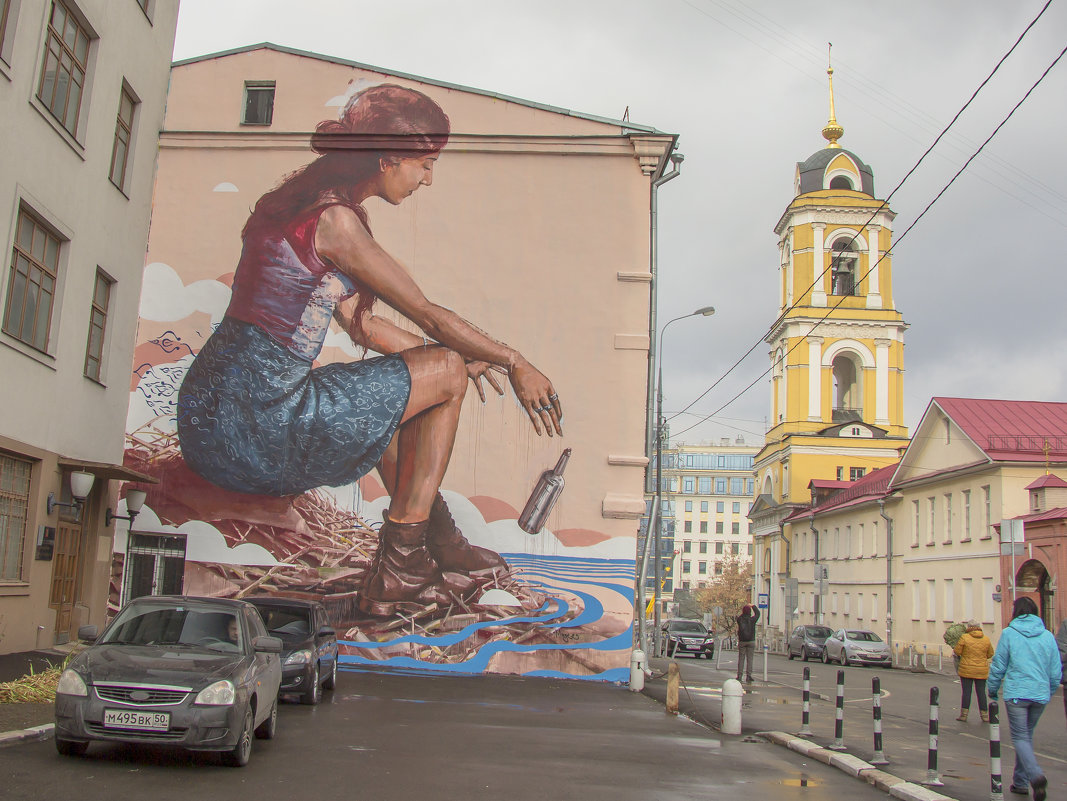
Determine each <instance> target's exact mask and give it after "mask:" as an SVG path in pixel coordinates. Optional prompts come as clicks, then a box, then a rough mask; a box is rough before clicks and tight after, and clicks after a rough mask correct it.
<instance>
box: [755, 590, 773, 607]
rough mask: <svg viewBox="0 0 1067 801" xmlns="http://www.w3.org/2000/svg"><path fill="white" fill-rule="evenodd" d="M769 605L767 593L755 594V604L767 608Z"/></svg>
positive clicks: (769, 599)
mask: <svg viewBox="0 0 1067 801" xmlns="http://www.w3.org/2000/svg"><path fill="white" fill-rule="evenodd" d="M770 605H771V596H770V595H769V594H768V593H765V592H761V593H760V594H759V595H757V596H756V606H758V607H759V608H760V609H767V608H769V607H770Z"/></svg>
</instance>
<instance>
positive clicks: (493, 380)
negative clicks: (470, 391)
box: [467, 361, 508, 403]
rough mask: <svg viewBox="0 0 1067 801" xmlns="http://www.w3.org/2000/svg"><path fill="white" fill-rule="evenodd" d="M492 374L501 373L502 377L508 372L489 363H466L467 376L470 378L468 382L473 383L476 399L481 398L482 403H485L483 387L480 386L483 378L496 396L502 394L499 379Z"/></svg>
mask: <svg viewBox="0 0 1067 801" xmlns="http://www.w3.org/2000/svg"><path fill="white" fill-rule="evenodd" d="M494 372H497V373H501V374H502V375H507V374H508V371H507V370H505V369H504V368H503V367H497V366H496V365H495V364H490V363H489V362H478V361H473V362H467V375H468V376H469V377H470V380H471V381H472V382H474V388H475V389H477V390H478V397H479V398H481V400H482V403H485V387H483V386H482V379H483V378H484V379H485V380H486V382H487V383H488V384H489V386H491V387H492V388H493V389H495V390H496V394H497V395H503V394H504V387H502V386H501V385H500V381H499V379H497V377H496V376H495V375H493V373H494Z"/></svg>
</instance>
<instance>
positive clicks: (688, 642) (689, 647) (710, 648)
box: [661, 618, 715, 659]
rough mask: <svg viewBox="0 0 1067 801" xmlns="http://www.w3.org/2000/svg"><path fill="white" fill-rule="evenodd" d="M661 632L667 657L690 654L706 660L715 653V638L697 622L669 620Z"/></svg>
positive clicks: (678, 619) (677, 619) (681, 619)
mask: <svg viewBox="0 0 1067 801" xmlns="http://www.w3.org/2000/svg"><path fill="white" fill-rule="evenodd" d="M661 630H662V632H663V642H664V647H665V648H666V649H667V656H674V655H676V654H692V655H693V656H694V657H701V656H702V657H704V658H705V659H708V658H709V657H711V655H712V654H714V653H715V636H714V635H713V634H712V633H711V632H710V631H708V629H707V627H706V626H705V625H704V624H703V623H701V622H700V621H699V620H685V619H683V618H671V619H670V620H668V621H667V622H665V623H664V624H663V625H662V626H661Z"/></svg>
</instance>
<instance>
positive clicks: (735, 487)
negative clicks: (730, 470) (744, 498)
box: [730, 478, 745, 512]
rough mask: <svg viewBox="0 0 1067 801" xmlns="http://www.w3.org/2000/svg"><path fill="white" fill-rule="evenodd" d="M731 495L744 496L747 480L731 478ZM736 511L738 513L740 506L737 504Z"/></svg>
mask: <svg viewBox="0 0 1067 801" xmlns="http://www.w3.org/2000/svg"><path fill="white" fill-rule="evenodd" d="M730 494H731V495H744V494H745V480H744V479H743V478H731V479H730ZM734 506H735V507H738V508H735V509H734V511H735V512H736V511H738V510H739V508H740V504H737V503H735V504H734Z"/></svg>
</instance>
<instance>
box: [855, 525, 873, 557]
mask: <svg viewBox="0 0 1067 801" xmlns="http://www.w3.org/2000/svg"><path fill="white" fill-rule="evenodd" d="M863 545H864V541H863V523H860V527H859V529H858V530H857V531H856V558H857V559H862V558H863ZM871 556H874V554H871Z"/></svg>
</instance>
